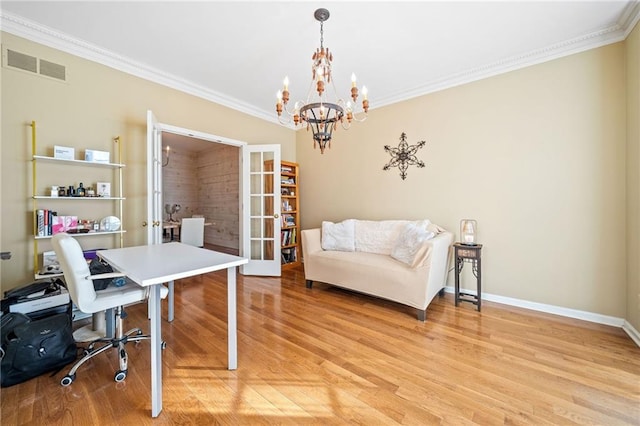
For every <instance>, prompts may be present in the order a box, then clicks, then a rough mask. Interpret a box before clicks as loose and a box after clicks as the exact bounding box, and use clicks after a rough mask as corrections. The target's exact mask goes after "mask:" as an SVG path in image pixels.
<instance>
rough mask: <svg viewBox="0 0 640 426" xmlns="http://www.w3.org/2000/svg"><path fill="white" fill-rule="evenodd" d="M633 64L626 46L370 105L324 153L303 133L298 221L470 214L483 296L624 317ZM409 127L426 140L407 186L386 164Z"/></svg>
mask: <svg viewBox="0 0 640 426" xmlns="http://www.w3.org/2000/svg"><path fill="white" fill-rule="evenodd" d="M624 61H625V45H624V43H617V44H614V45H610V46H607V47H603V48H599V49H595V50H591V51H587V52H584V53H581V54H576V55H572V56H569V57H565V58H562V59H558V60H554V61H551V62H547V63H544V64H540V65H536V66H532V67H528V68H525V69H522V70H518V71H514V72H510V73H507V74H503V75H500V76H496V77H493V78H489V79H485V80H482V81H478V82H475V83H471V84H466V85H464V86H460V87H457V88H452V89H448V90H444V91H441V92H438V93H434V94H431V95H427V96H423V97H420V98H416V99H413V100H410V101H407V102H402V103H400V104H396V105H392V106H388V107H384V108H380V109H375V110H373V111H372V112H371V113H370V117H369V119H368V120H367V121H366V122H365V123H360V124H355V125H354V126H353V127H352V128H351V129H350V130H349V131H343V130H339V131H338V133H337V134H336V135H335V137H334V140H333V146H332V148H331V149H330V150H327V151H325V154H324V155H321V154H320V151H319V150H314V149H313V142H312V140H311V136H310V135H309V133H307V132H306V131H304V130H302V131H299V132H298V135H297V144H298V147H297V156H298V157H297V158H298V163H299V164H300V175H301V176H300V183H301V204H302V205H301V212H302V225H303V228H310V227H317V226H319V225H320V224H321V221H322V220H332V221H339V220H342V219H346V218H352V217H354V218H361V219H392V218H398V219H400V218H407V219H417V218H429V219H430V220H431V221H432V222H435V223H437V224H440V225H441V226H444V227H445V228H447V229H449V230H451V231H454V232H455V233H456V234H458V228H459V222H460V220H461V219H463V218H473V219H476V220H477V221H478V228H479V240H480V242H481V243H483V244H484V249H483V265H484V271H483V278H484V283H483V284H484V285H483V291H485V292H487V293H491V294H495V295H500V296H506V297H512V298H517V299H523V300H527V301H532V302H539V303H545V304H550V305H558V306H562V307H567V308H573V309H579V310H584V311H589V312H595V313H600V314H604V315H611V316H615V317H624V316H625V311H626V303H625V299H626V292H627V289H626V249H625V243H624V235H625V232H626V228H625V220H626V219H625V218H626V211H625V179H626V174H625V149H626V145H625V144H626V130H625V129H626V127H625V126H626V124H625V123H626V104H625V86H626V85H625V71H624ZM374 90H375V89H372V92H373V91H374ZM402 132H406V133H407V136H408V142H409V144H415V143H417V142H418V141H420V140H425V141H426V142H427V144H426V146H425V147H424V148H423V149H421V150H419V151H418V158H419V159H421V160H423V161H424V162H425V163H426V167H425V168H423V169H418V168H416V167H410V168H409V170H408V177H407V179H406V180H405V181H402V180H401V179H400V177H399V174H398V169H392V170H390V171H383V170H382V167H383V166H384V165H385V164H386V163H387V162H388V161H389V158H390V157H389V155H388V154H387V153H385V151H384V150H383V146H384V145H386V144H388V145H391V146H397V144H398V142H399V140H398V139H399V137H400V134H401V133H402ZM452 278H453V274H450V276H449V280H450V281H451V280H452Z"/></svg>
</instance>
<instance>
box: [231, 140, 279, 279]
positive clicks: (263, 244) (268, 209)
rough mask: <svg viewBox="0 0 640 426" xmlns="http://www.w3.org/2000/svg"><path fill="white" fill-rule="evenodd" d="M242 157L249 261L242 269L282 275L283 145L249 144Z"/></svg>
mask: <svg viewBox="0 0 640 426" xmlns="http://www.w3.org/2000/svg"><path fill="white" fill-rule="evenodd" d="M242 157H243V161H242V169H243V171H242V176H243V181H242V183H243V185H242V186H243V190H242V193H243V203H242V205H243V208H242V210H243V212H242V216H243V218H244V221H243V227H242V230H243V232H242V234H243V236H242V238H241V240H242V242H243V250H242V256H243V257H247V258H249V263H247V264H246V265H243V266H242V267H241V269H240V273H242V274H244V275H266V276H276V277H279V276H280V273H281V262H280V227H281V224H280V220H281V219H280V214H281V212H280V206H281V203H280V145H247V146H245V147H244V149H243V156H242ZM267 162H269V163H270V167H268V168H267V167H266V164H267Z"/></svg>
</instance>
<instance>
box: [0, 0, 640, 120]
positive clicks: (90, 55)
mask: <svg viewBox="0 0 640 426" xmlns="http://www.w3.org/2000/svg"><path fill="white" fill-rule="evenodd" d="M639 20H640V1H637V0H634V1H631V2H629V4H628V5H627V7H626V8H625V10H624V11H623V13H622V15H621V17H620V19H619V21H618V22H617V23H616V24H614V25H612V26H610V27H608V28H604V29H600V30H598V31H594V32H592V33H589V34H586V35H583V36H580V37H576V38H573V39H570V40H565V41H563V42H560V43H556V44H553V45H551V46H547V47H544V48H541V49H536V50H533V51H531V52H528V53H525V54H522V55H517V56H513V57H510V58H506V59H504V60H500V61H497V62H493V63H490V64H486V65H484V66H481V67H476V68H471V69H468V70H464V71H461V72H459V73H456V74H453V75H447V76H443V77H441V78H439V79H435V80H432V81H430V82H428V83H426V84H424V85H421V86H418V87H414V88H411V89H408V90H405V91H401V92H398V93H396V94H394V95H393V96H388V97H384V98H376V99H375V107H371V109H372V110H373V109H377V108H380V107H383V106H387V105H391V104H395V103H398V102H402V101H406V100H408V99H412V98H416V97H419V96H424V95H427V94H430V93H434V92H438V91H441V90H444V89H449V88H452V87H456V86H460V85H463V84H466V83H471V82H474V81H478V80H482V79H485V78H489V77H493V76H496V75H499V74H504V73H507V72H510V71H514V70H518V69H521V68H525V67H528V66H531V65H536V64H540V63H543V62H547V61H551V60H554V59H558V58H562V57H564V56H568V55H572V54H575V53H580V52H584V51H586V50H590V49H595V48H598V47H601V46H605V45H608V44H612V43H616V42H619V41H622V40H624V39H626V37H627V36H628V35H629V34H630V33H631V31H632V30H633V28H634V27H635V25H636V24H637V23H638V21H639ZM0 27H1V29H2V30H3V31H6V32H9V33H11V34H14V35H16V36H19V37H23V38H26V39H28V40H31V41H34V42H36V43H40V44H43V45H46V46H49V47H52V48H55V49H58V50H61V51H64V52H67V53H70V54H72V55H75V56H79V57H81V58H84V59H88V60H90V61H93V62H97V63H100V64H102V65H106V66H108V67H110V68H113V69H116V70H119V71H122V72H125V73H128V74H131V75H134V76H136V77H140V78H143V79H145V80H149V81H152V82H154V83H157V84H161V85H163V86H167V87H170V88H172V89H175V90H179V91H181V92H184V93H188V94H190V95H193V96H197V97H199V98H202V99H205V100H208V101H211V102H214V103H217V104H220V105H223V106H225V107H228V108H231V109H234V110H236V111H239V112H242V113H245V114H248V115H251V116H253V117H257V118H260V119H262V120H265V121H268V122H271V123H274V124H280V123H279V122H278V120H277V117H274V114H273V113H272V112H271V111H264V110H262V109H259V108H256V107H255V106H252V105H249V104H247V103H246V102H242V101H240V100H238V99H236V98H233V97H231V96H227V95H225V94H222V93H220V92H216V91H213V90H211V89H208V88H206V87H203V86H201V85H198V84H194V83H192V82H190V81H187V80H185V79H182V78H180V77H177V76H175V75H172V74H169V73H166V72H163V71H161V70H158V69H155V68H151V67H149V66H147V65H145V64H142V63H139V62H137V61H134V60H132V59H130V58H126V57H124V56H120V55H117V54H115V53H113V52H111V51H108V50H105V49H102V48H100V47H98V46H95V45H93V44H90V43H87V42H85V41H82V40H79V39H76V38H73V37H70V36H68V35H66V34H63V33H60V32H58V31H56V30H54V29H52V28H49V27H46V26H43V25H40V24H38V23H35V22H32V21H29V20H27V19H24V18H22V17H20V16H18V15H14V14H11V13H7V12H5V11H2V10H0ZM287 127H289V128H291V129H293V127H292V126H287Z"/></svg>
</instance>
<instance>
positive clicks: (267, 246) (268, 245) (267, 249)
mask: <svg viewBox="0 0 640 426" xmlns="http://www.w3.org/2000/svg"><path fill="white" fill-rule="evenodd" d="M273 254H274V250H273V240H265V241H264V260H273Z"/></svg>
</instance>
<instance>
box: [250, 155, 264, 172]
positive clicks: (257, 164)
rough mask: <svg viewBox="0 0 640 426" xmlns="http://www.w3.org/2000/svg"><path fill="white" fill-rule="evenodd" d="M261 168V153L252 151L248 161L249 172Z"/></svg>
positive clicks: (258, 170) (257, 170)
mask: <svg viewBox="0 0 640 426" xmlns="http://www.w3.org/2000/svg"><path fill="white" fill-rule="evenodd" d="M261 170H262V153H261V152H252V153H251V161H250V162H249V172H250V173H257V172H260V171H261Z"/></svg>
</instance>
